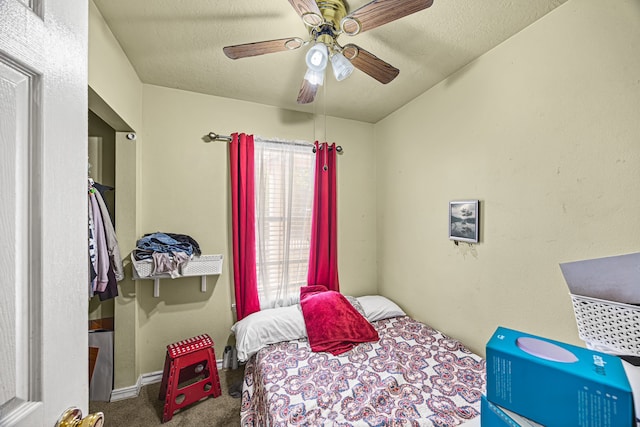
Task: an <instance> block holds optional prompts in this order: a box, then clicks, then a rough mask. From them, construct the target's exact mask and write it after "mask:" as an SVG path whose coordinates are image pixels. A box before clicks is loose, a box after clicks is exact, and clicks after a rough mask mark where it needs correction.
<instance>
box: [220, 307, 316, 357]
mask: <svg viewBox="0 0 640 427" xmlns="http://www.w3.org/2000/svg"><path fill="white" fill-rule="evenodd" d="M231 331H232V332H233V333H234V334H235V336H236V349H237V350H238V359H239V360H240V361H241V362H246V361H247V360H248V359H249V358H250V357H251V356H253V355H254V354H256V353H257V352H258V351H259V350H260V349H261V348H263V347H266V346H267V345H269V344H275V343H278V342H282V341H291V340H297V339H300V338H305V337H306V336H307V328H306V327H305V325H304V318H303V317H302V311H301V310H300V305H299V304H296V305H291V306H289V307H279V308H269V309H266V310H260V311H258V312H256V313H252V314H250V315H249V316H247V317H245V318H244V319H242V320H240V321H239V322H236V323H235V324H234V325H233V326H232V327H231Z"/></svg>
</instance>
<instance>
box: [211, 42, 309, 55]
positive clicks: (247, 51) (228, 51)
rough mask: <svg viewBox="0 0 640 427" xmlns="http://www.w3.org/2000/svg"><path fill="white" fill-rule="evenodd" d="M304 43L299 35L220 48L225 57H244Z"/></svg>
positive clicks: (294, 47) (287, 48) (291, 47)
mask: <svg viewBox="0 0 640 427" xmlns="http://www.w3.org/2000/svg"><path fill="white" fill-rule="evenodd" d="M303 44H304V40H302V39H301V38H299V37H288V38H286V39H277V40H267V41H263V42H254V43H245V44H237V45H234V46H226V47H224V48H222V51H223V52H224V54H225V55H227V57H229V58H231V59H238V58H246V57H248V56H258V55H264V54H266V53H275V52H282V51H285V50H293V49H297V48H299V47H300V46H302V45H303Z"/></svg>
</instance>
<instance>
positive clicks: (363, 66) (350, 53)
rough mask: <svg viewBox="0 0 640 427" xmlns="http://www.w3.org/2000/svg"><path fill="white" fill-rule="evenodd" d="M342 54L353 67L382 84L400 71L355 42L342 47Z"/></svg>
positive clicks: (393, 77)
mask: <svg viewBox="0 0 640 427" xmlns="http://www.w3.org/2000/svg"><path fill="white" fill-rule="evenodd" d="M342 54H343V55H344V56H345V58H347V59H348V60H349V61H351V63H352V64H353V66H354V67H356V68H357V69H358V70H360V71H363V72H365V73H367V74H369V75H370V76H371V77H373V78H374V79H376V80H377V81H379V82H380V83H382V84H387V83H389V82H390V81H391V80H393V79H395V78H396V76H397V75H398V74H399V73H400V70H398V69H397V68H396V67H394V66H393V65H391V64H389V63H387V62H385V61H383V60H382V59H380V58H378V57H377V56H375V55H374V54H372V53H370V52H367V51H366V50H364V49H363V48H361V47H359V46H356V45H355V44H348V45H346V46H345V47H344V48H342Z"/></svg>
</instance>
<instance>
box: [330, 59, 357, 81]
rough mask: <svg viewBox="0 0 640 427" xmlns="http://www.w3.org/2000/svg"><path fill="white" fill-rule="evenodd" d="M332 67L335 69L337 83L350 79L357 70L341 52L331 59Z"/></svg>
mask: <svg viewBox="0 0 640 427" xmlns="http://www.w3.org/2000/svg"><path fill="white" fill-rule="evenodd" d="M331 67H332V68H333V75H334V76H335V78H336V80H337V81H342V80H344V79H346V78H347V77H349V76H350V75H351V73H353V69H354V68H355V67H354V66H353V64H352V63H351V61H349V60H348V59H347V58H345V57H344V55H343V54H342V53H340V52H336V53H335V54H333V56H332V57H331Z"/></svg>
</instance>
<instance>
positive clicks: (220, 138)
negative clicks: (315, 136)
mask: <svg viewBox="0 0 640 427" xmlns="http://www.w3.org/2000/svg"><path fill="white" fill-rule="evenodd" d="M207 136H208V137H209V139H210V140H211V141H227V142H231V140H232V138H231V136H229V135H218V134H217V133H215V132H209V134H208V135H207ZM285 144H290V145H300V146H305V147H306V146H307V145H309V144H300V143H297V142H285ZM329 149H330V150H331V147H329ZM313 152H314V153H315V152H316V147H315V146H314V147H313ZM336 152H338V153H342V146H341V145H337V146H336Z"/></svg>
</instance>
